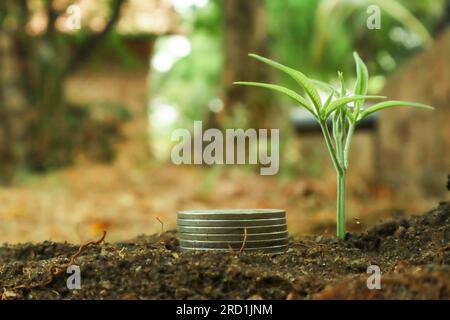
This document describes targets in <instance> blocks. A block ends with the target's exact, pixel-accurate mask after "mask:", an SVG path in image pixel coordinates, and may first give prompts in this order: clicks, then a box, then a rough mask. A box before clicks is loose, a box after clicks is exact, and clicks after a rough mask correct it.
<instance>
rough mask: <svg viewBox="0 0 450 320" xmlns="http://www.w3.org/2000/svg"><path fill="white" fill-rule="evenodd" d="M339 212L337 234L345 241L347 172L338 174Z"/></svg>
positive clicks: (337, 214) (337, 213)
mask: <svg viewBox="0 0 450 320" xmlns="http://www.w3.org/2000/svg"><path fill="white" fill-rule="evenodd" d="M337 185H338V188H337V212H336V234H337V237H338V238H339V239H341V240H344V239H345V171H343V172H341V173H338V179H337Z"/></svg>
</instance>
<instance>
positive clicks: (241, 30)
mask: <svg viewBox="0 0 450 320" xmlns="http://www.w3.org/2000/svg"><path fill="white" fill-rule="evenodd" d="M222 5H223V15H224V48H225V65H224V69H223V86H224V105H225V109H224V115H225V117H229V116H232V114H233V110H234V109H235V108H236V107H238V106H239V105H242V106H244V107H245V108H246V110H247V112H248V117H249V119H248V120H249V123H248V125H249V126H251V127H266V126H269V125H270V123H272V122H271V121H270V113H271V107H272V106H271V101H272V100H271V93H270V92H268V91H265V90H261V89H258V88H252V87H244V86H236V85H233V84H232V83H233V82H234V81H259V82H271V78H272V76H271V75H272V72H271V70H270V67H268V66H265V65H263V64H261V63H260V62H258V61H256V60H254V59H252V58H250V57H248V54H249V53H257V54H260V55H263V56H268V45H267V38H268V34H267V21H266V20H267V17H266V4H265V0H251V1H242V0H223V1H222Z"/></svg>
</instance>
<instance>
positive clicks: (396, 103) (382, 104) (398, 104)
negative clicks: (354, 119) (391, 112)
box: [358, 100, 434, 121]
mask: <svg viewBox="0 0 450 320" xmlns="http://www.w3.org/2000/svg"><path fill="white" fill-rule="evenodd" d="M393 107H414V108H424V109H434V108H433V107H432V106H429V105H426V104H423V103H417V102H408V101H397V100H394V101H385V102H380V103H377V104H375V105H373V106H370V107H368V108H367V109H366V110H364V111H362V112H361V114H360V116H359V117H358V121H359V120H362V119H364V118H365V117H367V116H368V115H370V114H372V113H374V112H377V111H380V110H383V109H387V108H393Z"/></svg>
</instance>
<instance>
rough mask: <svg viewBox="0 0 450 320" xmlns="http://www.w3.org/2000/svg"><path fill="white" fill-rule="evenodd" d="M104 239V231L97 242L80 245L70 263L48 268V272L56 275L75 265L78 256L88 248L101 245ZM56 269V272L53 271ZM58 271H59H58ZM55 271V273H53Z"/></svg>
mask: <svg viewBox="0 0 450 320" xmlns="http://www.w3.org/2000/svg"><path fill="white" fill-rule="evenodd" d="M105 237H106V231H105V230H104V231H103V235H102V237H101V238H100V239H99V240H97V241H89V242H87V243H85V244H83V245H81V246H80V247H79V248H78V251H77V252H76V253H75V254H74V255H73V256H72V257H71V258H70V262H69V263H67V264H64V265H53V266H51V267H50V271H52V273H54V274H58V273H60V272H61V271H63V270H65V269H67V268H68V267H69V266H72V265H75V264H76V260H77V258H78V257H79V256H80V254H81V253H82V252H83V251H84V250H85V249H86V248H87V247H89V246H98V245H99V244H100V243H102V242H103V241H104V240H105ZM55 269H56V270H55ZM58 269H59V270H58ZM53 270H55V271H53Z"/></svg>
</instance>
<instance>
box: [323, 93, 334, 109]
mask: <svg viewBox="0 0 450 320" xmlns="http://www.w3.org/2000/svg"><path fill="white" fill-rule="evenodd" d="M333 95H334V91H333V92H331V93H330V95H329V96H328V98H327V100H326V101H325V104H324V105H323V108H324V110H327V108H328V106H329V105H330V103H331V100H333Z"/></svg>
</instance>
